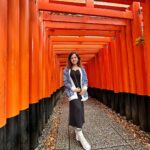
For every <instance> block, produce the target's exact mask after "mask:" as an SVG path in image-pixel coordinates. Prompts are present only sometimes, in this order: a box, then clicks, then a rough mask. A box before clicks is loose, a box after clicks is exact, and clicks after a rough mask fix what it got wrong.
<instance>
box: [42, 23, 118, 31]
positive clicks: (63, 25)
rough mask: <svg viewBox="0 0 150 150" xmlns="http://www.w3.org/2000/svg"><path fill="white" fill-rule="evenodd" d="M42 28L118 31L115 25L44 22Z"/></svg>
mask: <svg viewBox="0 0 150 150" xmlns="http://www.w3.org/2000/svg"><path fill="white" fill-rule="evenodd" d="M44 26H45V27H46V28H49V29H76V30H77V29H78V30H101V31H120V30H121V27H120V26H115V25H98V24H84V23H64V22H49V21H45V22H44Z"/></svg>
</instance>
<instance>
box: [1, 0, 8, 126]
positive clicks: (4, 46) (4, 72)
mask: <svg viewBox="0 0 150 150" xmlns="http://www.w3.org/2000/svg"><path fill="white" fill-rule="evenodd" d="M0 20H1V23H0V40H1V44H0V76H1V79H0V93H1V94H0V128H1V127H3V126H4V125H5V124H6V98H7V97H6V96H7V91H6V87H7V1H6V0H2V1H1V5H0Z"/></svg>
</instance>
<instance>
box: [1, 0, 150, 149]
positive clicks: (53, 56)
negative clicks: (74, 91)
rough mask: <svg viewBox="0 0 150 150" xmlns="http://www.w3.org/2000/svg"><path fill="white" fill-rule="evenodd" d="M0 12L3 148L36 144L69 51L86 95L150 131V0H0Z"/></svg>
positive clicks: (59, 84)
mask: <svg viewBox="0 0 150 150" xmlns="http://www.w3.org/2000/svg"><path fill="white" fill-rule="evenodd" d="M99 2H106V3H107V5H106V4H105V5H100V3H99ZM138 2H140V3H138ZM110 3H113V4H110ZM117 4H124V6H123V5H122V6H119V5H117ZM141 7H142V10H141ZM0 12H1V13H0V14H1V15H0V20H1V22H0V35H1V36H0V39H1V44H0V61H1V63H0V75H1V79H0V83H1V84H0V93H2V94H0V134H1V135H2V136H1V137H2V138H0V143H1V147H2V149H8V148H10V149H16V150H17V149H19V148H21V149H34V148H35V147H36V146H37V143H38V141H37V139H38V136H39V133H41V131H42V129H43V127H44V124H45V123H46V122H47V120H48V116H49V114H50V110H49V108H50V109H51V110H52V107H53V106H54V104H55V101H56V99H58V96H59V94H60V93H61V90H60V88H61V87H62V78H63V76H62V74H63V69H64V67H65V66H66V59H67V55H68V53H69V52H70V51H72V50H76V51H78V52H79V54H80V55H81V57H82V58H83V65H84V66H85V68H86V70H87V74H88V79H89V94H90V95H91V96H93V97H96V98H97V99H98V100H102V101H103V102H104V103H105V104H106V105H108V106H109V107H111V108H112V109H114V110H115V111H117V112H119V113H120V114H121V115H126V117H127V119H132V120H133V122H134V123H135V124H139V125H140V127H141V129H143V130H150V119H149V118H148V117H149V116H147V114H150V112H149V110H150V109H149V108H150V101H149V98H150V66H149V64H150V46H149V43H150V28H149V26H150V21H149V19H148V16H149V15H150V1H149V0H136V1H133V0H103V1H99V0H97V1H96V3H95V4H94V1H92V0H87V1H86V2H85V4H83V3H77V2H74V1H70V2H65V1H63V2H60V1H56V0H55V1H49V0H39V1H38V2H37V1H32V0H31V1H29V0H20V1H19V0H15V1H13V0H9V1H6V0H1V5H0ZM142 17H143V18H142ZM142 23H144V44H143V45H142V44H141V42H142V39H143V33H142V32H141V25H142ZM62 36H63V37H62ZM64 36H65V37H64ZM68 36H69V37H68ZM71 36H73V37H71ZM89 36H97V37H93V38H91V37H89ZM136 41H138V44H139V45H136ZM85 56H86V57H85ZM93 72H94V74H95V79H96V80H93V74H92V73H93ZM52 73H53V74H52ZM138 104H140V105H138ZM29 128H30V133H28V132H27V130H26V129H29ZM18 129H21V130H18ZM5 137H6V138H5ZM20 139H21V141H20ZM18 143H19V144H18ZM29 143H30V144H29Z"/></svg>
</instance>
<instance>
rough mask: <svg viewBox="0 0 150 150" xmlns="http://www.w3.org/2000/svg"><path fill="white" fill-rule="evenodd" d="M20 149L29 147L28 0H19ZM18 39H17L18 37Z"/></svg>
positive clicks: (23, 149)
mask: <svg viewBox="0 0 150 150" xmlns="http://www.w3.org/2000/svg"><path fill="white" fill-rule="evenodd" d="M19 33H20V45H19V48H20V110H21V112H20V140H21V142H20V143H21V146H20V149H22V150H25V149H26V150H28V149H29V133H28V130H27V129H28V128H29V111H28V108H29V0H20V32H19ZM18 40H19V39H18Z"/></svg>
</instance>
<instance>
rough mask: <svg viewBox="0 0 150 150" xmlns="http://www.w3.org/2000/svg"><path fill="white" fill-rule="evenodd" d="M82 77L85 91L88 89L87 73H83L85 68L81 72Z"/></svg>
mask: <svg viewBox="0 0 150 150" xmlns="http://www.w3.org/2000/svg"><path fill="white" fill-rule="evenodd" d="M82 73H83V74H82V75H83V85H84V86H83V87H82V88H83V89H85V90H87V88H88V78H87V73H86V71H85V68H83V71H82Z"/></svg>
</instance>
